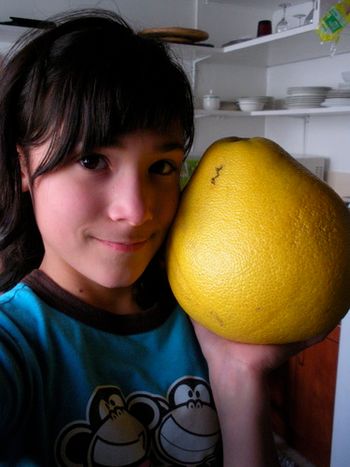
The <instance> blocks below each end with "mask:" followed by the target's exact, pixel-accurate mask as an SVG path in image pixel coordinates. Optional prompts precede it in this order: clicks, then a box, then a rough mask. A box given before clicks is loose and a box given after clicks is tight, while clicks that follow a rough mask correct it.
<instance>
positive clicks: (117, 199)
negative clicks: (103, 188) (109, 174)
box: [108, 174, 155, 226]
mask: <svg viewBox="0 0 350 467" xmlns="http://www.w3.org/2000/svg"><path fill="white" fill-rule="evenodd" d="M154 202H155V198H154V194H153V190H152V186H151V184H150V181H148V180H145V179H144V178H143V177H142V175H139V174H129V175H126V174H124V176H123V177H118V179H117V180H116V181H115V182H114V183H113V186H112V187H111V197H110V201H109V203H108V215H109V218H110V219H111V220H113V221H125V222H128V223H129V224H130V225H132V226H137V225H142V224H144V223H145V222H147V221H149V220H151V219H152V218H153V210H154Z"/></svg>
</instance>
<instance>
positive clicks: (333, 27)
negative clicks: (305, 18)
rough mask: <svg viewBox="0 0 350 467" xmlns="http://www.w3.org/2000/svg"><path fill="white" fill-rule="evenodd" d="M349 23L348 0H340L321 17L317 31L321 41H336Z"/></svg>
mask: <svg viewBox="0 0 350 467" xmlns="http://www.w3.org/2000/svg"><path fill="white" fill-rule="evenodd" d="M349 23H350V0H341V1H339V2H338V3H336V4H335V5H333V6H331V7H330V9H329V10H328V11H327V13H325V15H324V16H323V17H322V18H321V21H320V23H319V25H318V28H317V33H318V35H319V36H320V39H321V41H322V42H325V41H332V42H338V40H339V37H340V34H341V32H342V31H343V30H344V28H345V27H346V26H347V25H348V24H349Z"/></svg>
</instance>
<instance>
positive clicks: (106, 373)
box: [0, 271, 220, 467]
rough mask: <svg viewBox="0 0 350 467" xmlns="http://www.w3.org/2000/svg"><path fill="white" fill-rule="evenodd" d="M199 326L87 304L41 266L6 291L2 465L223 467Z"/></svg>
mask: <svg viewBox="0 0 350 467" xmlns="http://www.w3.org/2000/svg"><path fill="white" fill-rule="evenodd" d="M219 445H220V432H219V425H218V420H217V416H216V412H215V408H214V402H213V398H212V394H211V391H210V387H209V384H208V370H207V366H206V362H205V360H204V358H203V355H202V353H201V350H200V348H199V345H198V342H197V340H196V338H195V335H194V331H193V328H192V325H191V323H190V321H189V319H188V317H187V316H186V315H185V313H184V312H183V311H182V310H181V309H180V308H179V307H175V308H174V307H170V306H168V305H167V303H160V304H158V305H157V306H154V307H153V308H151V309H149V310H146V311H144V312H142V313H140V314H138V315H132V316H130V315H114V314H112V313H109V312H107V311H105V310H102V309H98V308H95V307H92V306H90V305H87V304H86V303H84V302H82V301H80V300H79V299H78V298H76V297H74V296H73V295H71V294H69V293H67V292H66V291H64V290H62V289H61V288H60V287H59V286H58V285H57V284H55V283H54V282H53V281H51V279H49V278H48V277H47V276H46V275H45V274H44V273H42V272H40V271H33V272H32V273H31V274H30V275H29V276H27V277H26V278H25V280H24V281H23V282H21V283H19V284H18V285H17V286H16V287H14V288H13V289H12V290H10V291H9V292H7V293H5V294H3V295H2V296H1V297H0V465H1V466H7V465H8V466H10V465H16V466H26V467H27V466H28V467H29V466H50V467H51V466H54V465H60V466H70V467H72V466H91V467H92V466H96V467H97V466H99V467H101V466H150V465H179V466H181V465H194V466H195V465H198V466H199V465H218V456H219V454H218V452H219V451H220V446H219Z"/></svg>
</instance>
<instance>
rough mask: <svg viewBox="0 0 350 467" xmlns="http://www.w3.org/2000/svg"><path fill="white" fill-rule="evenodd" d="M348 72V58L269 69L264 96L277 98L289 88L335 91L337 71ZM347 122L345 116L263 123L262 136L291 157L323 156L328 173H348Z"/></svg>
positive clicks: (349, 136)
mask: <svg viewBox="0 0 350 467" xmlns="http://www.w3.org/2000/svg"><path fill="white" fill-rule="evenodd" d="M349 69H350V54H342V55H335V56H334V57H331V56H329V57H325V58H321V59H317V60H311V61H305V62H299V63H293V64H287V65H282V66H276V67H271V68H269V70H268V74H267V93H268V94H269V93H273V94H274V96H276V97H277V98H283V97H284V96H285V95H286V91H287V88H288V87H289V86H330V87H334V88H336V87H338V85H339V83H341V82H343V80H342V77H341V71H343V70H349ZM349 123H350V118H349V115H346V116H339V117H337V116H332V117H325V116H323V117H311V118H310V119H309V120H305V119H303V118H269V119H266V136H267V137H268V138H271V139H274V140H276V141H277V142H279V143H280V144H282V145H283V146H284V147H285V148H286V150H287V151H289V152H291V153H295V154H303V153H305V154H308V155H318V156H325V157H327V158H329V159H330V167H329V169H330V170H332V171H337V172H338V171H339V172H350V127H349Z"/></svg>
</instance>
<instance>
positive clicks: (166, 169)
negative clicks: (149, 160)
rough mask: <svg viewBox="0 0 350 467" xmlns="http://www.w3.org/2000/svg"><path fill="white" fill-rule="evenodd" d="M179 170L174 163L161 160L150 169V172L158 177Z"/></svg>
mask: <svg viewBox="0 0 350 467" xmlns="http://www.w3.org/2000/svg"><path fill="white" fill-rule="evenodd" d="M177 170H178V167H177V165H176V164H175V163H174V162H170V161H167V160H159V161H157V162H154V163H153V164H152V165H151V167H150V171H151V172H152V173H156V174H158V175H170V174H172V173H173V172H176V171H177Z"/></svg>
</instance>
